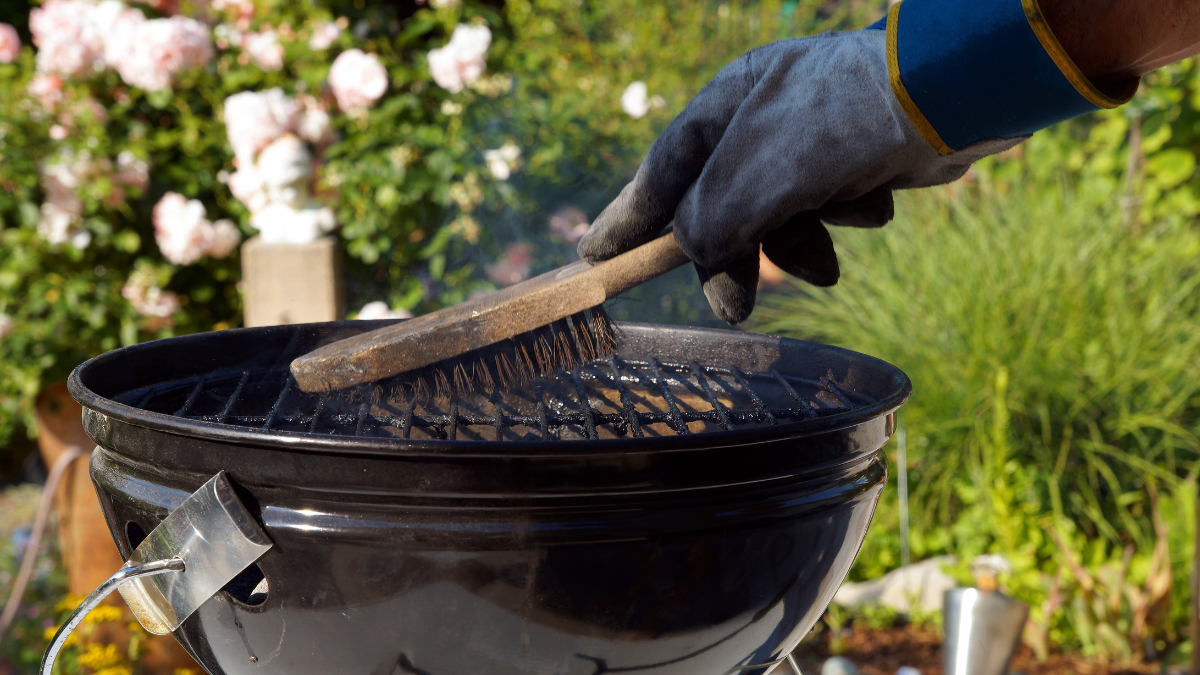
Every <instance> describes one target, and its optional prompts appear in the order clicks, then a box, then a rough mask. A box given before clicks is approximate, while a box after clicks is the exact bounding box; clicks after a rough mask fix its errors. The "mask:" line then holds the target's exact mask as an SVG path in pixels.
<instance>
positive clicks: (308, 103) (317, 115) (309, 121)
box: [296, 94, 335, 147]
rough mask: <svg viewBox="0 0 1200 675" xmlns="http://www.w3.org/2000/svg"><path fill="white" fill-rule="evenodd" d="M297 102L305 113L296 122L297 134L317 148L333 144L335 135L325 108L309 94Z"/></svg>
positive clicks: (298, 98) (299, 98)
mask: <svg viewBox="0 0 1200 675" xmlns="http://www.w3.org/2000/svg"><path fill="white" fill-rule="evenodd" d="M297 102H298V103H300V104H301V105H302V106H303V109H304V111H303V112H302V113H300V117H299V118H298V119H297V120H296V134H297V135H298V136H300V138H303V139H304V140H306V141H308V142H309V143H312V144H313V145H315V146H317V147H321V146H323V145H328V144H330V143H332V142H333V141H334V137H335V134H334V132H333V126H332V121H331V120H330V118H329V113H328V112H326V111H325V106H323V105H321V103H320V102H318V101H317V99H316V98H315V97H313V96H309V95H307V94H303V95H301V96H298V97H297Z"/></svg>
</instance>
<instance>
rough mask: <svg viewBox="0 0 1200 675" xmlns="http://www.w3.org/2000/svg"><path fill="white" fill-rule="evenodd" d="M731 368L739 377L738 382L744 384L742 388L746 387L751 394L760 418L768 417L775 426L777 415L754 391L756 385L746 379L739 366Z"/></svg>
mask: <svg viewBox="0 0 1200 675" xmlns="http://www.w3.org/2000/svg"><path fill="white" fill-rule="evenodd" d="M729 370H730V372H732V373H733V376H734V377H736V378H737V381H738V384H740V385H742V389H745V390H746V393H747V394H749V395H750V402H751V403H753V404H754V410H755V412H757V413H758V414H759V416H760V418H762V419H766V420H767V423H768V424H770V425H771V426H775V416H774V415H772V414H771V411H770V410H768V409H767V406H766V405H765V404H764V403H763V400H762V398H761V397H760V396H759V395H758V392H757V391H754V387H751V386H750V383H749V382H747V381H746V378H745V376H743V375H742V369H741V368H738V367H737V366H729Z"/></svg>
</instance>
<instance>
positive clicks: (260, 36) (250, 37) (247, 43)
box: [242, 30, 283, 70]
mask: <svg viewBox="0 0 1200 675" xmlns="http://www.w3.org/2000/svg"><path fill="white" fill-rule="evenodd" d="M242 49H245V50H246V53H247V54H249V55H250V60H251V61H253V62H254V64H255V65H256V66H258V67H259V68H262V69H263V70H279V69H280V68H283V45H281V44H279V39H278V38H277V37H276V35H275V31H273V30H268V31H263V32H261V33H246V34H245V35H244V36H243V37H242Z"/></svg>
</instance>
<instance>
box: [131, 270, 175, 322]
mask: <svg viewBox="0 0 1200 675" xmlns="http://www.w3.org/2000/svg"><path fill="white" fill-rule="evenodd" d="M134 275H135V276H134V277H130V278H129V280H128V281H126V282H125V286H123V287H122V288H121V295H122V296H124V297H125V299H126V300H128V301H129V304H131V305H133V309H134V310H135V311H137V313H138V314H141V315H142V316H153V317H159V318H166V317H168V316H171V315H172V314H174V313H175V312H178V311H179V307H180V304H179V296H178V295H176V294H174V293H172V292H171V291H164V290H163V289H161V288H159V287H158V286H152V285H149V284H148V283H146V282H145V281H144V280H142V279H139V278H135V277H136V276H137V272H134Z"/></svg>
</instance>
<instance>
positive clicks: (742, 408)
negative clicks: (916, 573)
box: [116, 357, 874, 440]
mask: <svg viewBox="0 0 1200 675" xmlns="http://www.w3.org/2000/svg"><path fill="white" fill-rule="evenodd" d="M116 400H117V401H118V402H120V403H124V404H126V405H131V406H134V407H136V408H139V409H142V410H147V411H151V412H157V413H164V414H169V415H174V416H176V417H183V418H187V419H193V420H201V421H205V422H214V423H218V424H227V425H235V426H240V427H247V428H252V429H259V430H262V431H266V432H279V431H285V432H300V433H313V434H327V435H337V436H365V437H395V438H411V439H449V440H539V439H541V440H572V439H603V438H619V437H633V438H643V437H654V436H672V435H682V434H697V433H709V432H717V431H732V430H740V429H747V428H753V427H763V426H775V425H781V424H788V423H791V422H797V421H801V420H806V419H812V418H815V417H821V416H827V415H831V414H836V413H839V412H844V411H847V410H850V409H853V408H858V407H860V406H863V405H866V404H869V403H873V402H874V401H873V400H872V399H870V398H868V397H866V396H864V395H863V394H861V393H859V392H856V391H852V390H849V389H847V388H844V387H841V386H839V385H838V383H837V382H835V381H833V380H832V378H829V377H825V378H822V379H820V380H818V381H813V380H806V379H801V378H796V377H793V376H788V375H784V374H781V373H779V372H777V371H768V372H761V373H760V372H743V371H742V370H740V369H738V368H737V367H736V366H732V365H722V366H713V365H702V364H700V363H696V362H691V363H660V362H659V361H657V360H654V359H650V360H648V361H640V360H630V359H622V358H619V357H610V358H608V359H604V360H600V361H595V362H593V363H590V364H587V365H585V366H581V367H579V368H575V369H574V370H572V371H570V372H563V371H560V372H559V373H558V375H557V376H556V377H553V378H543V379H541V380H538V381H537V382H534V383H533V384H532V386H528V387H524V388H522V389H521V390H509V391H504V392H499V391H496V392H492V393H491V394H490V395H486V394H478V395H472V396H467V397H462V398H451V399H450V400H447V401H438V402H430V403H416V402H414V401H411V400H404V399H402V398H400V397H399V396H397V395H395V394H394V392H391V391H389V389H388V386H387V383H386V382H383V383H380V384H378V385H375V386H371V387H359V388H357V389H352V390H347V391H343V392H338V393H334V394H306V393H304V392H302V391H300V389H299V388H298V387H296V386H295V382H294V381H293V380H292V378H291V376H290V374H288V372H287V371H286V369H283V370H277V369H272V370H268V369H259V370H248V371H242V370H229V371H222V372H217V373H211V374H208V375H205V376H202V377H196V378H187V379H182V380H175V381H171V382H165V383H162V384H158V385H155V386H152V387H146V388H143V389H138V390H134V391H130V392H126V393H125V394H123V395H122V396H119V397H117V399H116Z"/></svg>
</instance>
